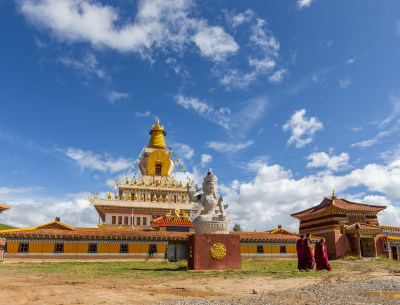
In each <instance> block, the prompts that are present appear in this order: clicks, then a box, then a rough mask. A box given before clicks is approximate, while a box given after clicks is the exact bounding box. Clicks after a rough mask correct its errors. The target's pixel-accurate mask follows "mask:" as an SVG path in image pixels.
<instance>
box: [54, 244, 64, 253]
mask: <svg viewBox="0 0 400 305" xmlns="http://www.w3.org/2000/svg"><path fill="white" fill-rule="evenodd" d="M60 248H61V249H60ZM54 253H64V243H55V244H54Z"/></svg>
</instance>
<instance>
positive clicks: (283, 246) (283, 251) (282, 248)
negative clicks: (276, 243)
mask: <svg viewBox="0 0 400 305" xmlns="http://www.w3.org/2000/svg"><path fill="white" fill-rule="evenodd" d="M279 248H280V249H279V252H280V253H285V254H286V253H287V249H286V245H281V246H280V247H279Z"/></svg>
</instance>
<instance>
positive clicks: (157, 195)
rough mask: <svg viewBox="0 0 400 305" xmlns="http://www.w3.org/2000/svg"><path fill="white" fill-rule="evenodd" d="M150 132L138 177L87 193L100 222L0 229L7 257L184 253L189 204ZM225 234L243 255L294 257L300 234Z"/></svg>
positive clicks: (160, 131)
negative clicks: (111, 189)
mask: <svg viewBox="0 0 400 305" xmlns="http://www.w3.org/2000/svg"><path fill="white" fill-rule="evenodd" d="M150 135H151V137H150V141H149V144H148V146H147V148H145V149H144V155H143V158H142V159H141V161H140V163H139V169H140V172H141V174H142V175H141V177H139V178H138V179H133V181H130V180H126V181H122V183H121V184H119V185H118V190H117V192H116V193H114V194H111V193H108V195H107V198H105V199H100V198H98V196H97V195H96V194H95V196H94V198H93V199H91V202H92V203H93V206H94V208H95V210H96V211H97V213H98V214H99V217H100V219H101V220H102V222H103V223H101V224H99V226H98V227H95V228H76V227H71V226H68V225H67V224H64V223H62V222H61V220H60V217H56V219H55V221H54V222H50V223H47V224H43V225H40V226H36V227H33V228H24V229H11V230H3V231H0V237H3V238H6V249H5V250H6V257H7V256H8V257H20V258H24V257H29V258H42V259H44V258H78V259H85V258H91V259H92V258H99V259H105V258H113V259H123V258H146V259H148V258H165V259H169V260H171V261H174V260H178V259H185V258H187V257H188V254H187V253H188V251H187V248H188V247H187V244H188V236H189V235H190V234H193V233H194V224H193V223H192V222H191V221H189V213H190V211H191V210H192V208H193V204H192V202H190V200H189V198H188V193H187V189H186V186H184V185H182V184H181V183H178V182H177V181H176V180H175V179H174V177H173V176H172V175H173V173H174V169H175V167H174V162H173V160H174V158H173V155H172V156H171V154H172V151H171V149H169V148H167V146H166V144H165V139H164V137H165V136H166V132H165V130H164V127H163V126H160V124H159V122H158V121H157V124H156V125H153V126H152V128H151V130H150ZM216 212H218V209H217V211H216ZM61 216H62V215H61ZM230 234H235V235H239V236H240V249H241V250H240V251H241V255H242V256H244V257H264V258H268V257H274V258H275V257H282V258H295V257H296V241H297V239H298V238H299V236H298V234H295V233H292V232H289V231H287V230H284V229H282V228H278V229H277V230H270V231H267V232H230ZM316 241H317V240H316V239H313V242H316Z"/></svg>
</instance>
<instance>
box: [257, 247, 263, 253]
mask: <svg viewBox="0 0 400 305" xmlns="http://www.w3.org/2000/svg"><path fill="white" fill-rule="evenodd" d="M257 253H261V254H264V246H263V245H257Z"/></svg>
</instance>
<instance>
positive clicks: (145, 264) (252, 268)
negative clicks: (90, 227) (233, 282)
mask: <svg viewBox="0 0 400 305" xmlns="http://www.w3.org/2000/svg"><path fill="white" fill-rule="evenodd" d="M349 264H351V266H353V267H352V268H355V269H357V268H359V267H361V266H366V265H368V266H373V265H379V266H381V267H384V266H387V267H388V269H391V268H393V267H400V263H399V262H393V261H390V260H387V259H379V260H373V261H352V262H351V263H348V262H346V261H341V260H337V261H332V262H331V265H332V267H333V269H335V270H340V269H344V268H349ZM5 269H8V270H15V271H20V272H35V273H59V274H64V275H65V276H66V277H69V276H71V277H75V278H76V277H80V278H132V279H139V278H140V279H145V278H154V277H169V276H171V277H186V278H188V277H189V278H193V277H221V278H227V277H232V276H233V277H238V278H245V277H249V276H254V275H257V276H263V277H271V278H275V279H285V278H292V277H324V276H326V275H327V272H325V271H324V272H298V271H297V261H296V260H262V259H254V260H252V259H242V269H241V270H236V271H234V270H227V271H222V272H220V271H208V272H205V271H196V272H193V271H187V262H186V261H180V262H176V263H171V262H168V261H119V262H42V263H34V262H19V263H12V264H4V265H0V270H5Z"/></svg>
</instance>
